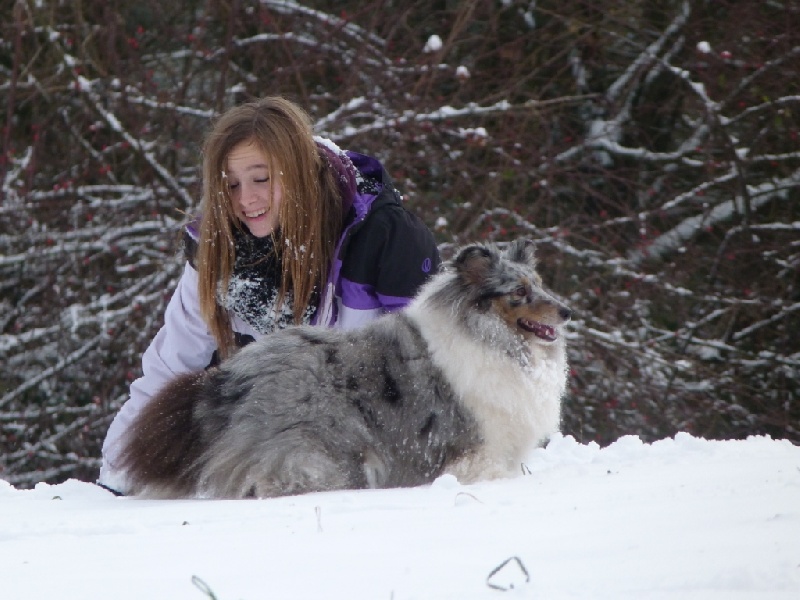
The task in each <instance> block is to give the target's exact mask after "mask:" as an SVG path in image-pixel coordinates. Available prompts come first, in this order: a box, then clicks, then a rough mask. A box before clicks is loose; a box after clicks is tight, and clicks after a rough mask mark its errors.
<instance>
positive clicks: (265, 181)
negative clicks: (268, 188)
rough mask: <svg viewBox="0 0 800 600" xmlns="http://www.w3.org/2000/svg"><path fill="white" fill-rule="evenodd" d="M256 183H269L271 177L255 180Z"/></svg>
mask: <svg viewBox="0 0 800 600" xmlns="http://www.w3.org/2000/svg"><path fill="white" fill-rule="evenodd" d="M253 181H255V182H256V183H267V182H268V181H269V177H262V178H260V179H254V180H253Z"/></svg>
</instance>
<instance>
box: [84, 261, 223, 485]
mask: <svg viewBox="0 0 800 600" xmlns="http://www.w3.org/2000/svg"><path fill="white" fill-rule="evenodd" d="M197 281H198V276H197V271H196V270H195V269H194V268H193V267H192V266H191V265H189V263H187V264H186V267H185V269H184V272H183V275H182V276H181V278H180V280H179V282H178V287H177V288H176V290H175V293H174V294H173V295H172V298H171V299H170V301H169V303H168V304H167V309H166V311H165V313H164V325H163V326H162V327H161V329H160V330H159V331H158V333H157V334H156V336H155V338H153V341H152V342H151V343H150V346H149V347H148V348H147V350H145V353H144V355H143V356H142V372H143V375H142V377H140V378H139V379H137V380H135V381H134V382H133V383H132V384H131V388H130V398H129V399H128V401H127V402H125V404H123V405H122V408H121V409H120V411H119V412H118V413H117V415H116V417H114V420H113V421H112V423H111V426H110V427H109V428H108V433H106V439H105V441H104V442H103V464H102V466H101V467H100V478H99V480H98V482H99V483H101V484H103V485H105V486H108V487H110V488H112V489H114V490H117V491H119V492H123V493H124V492H126V491H127V487H128V486H127V484H126V482H125V475H124V473H122V472H120V471H119V469H117V468H116V466H115V463H116V461H117V458H118V456H119V452H120V448H121V441H122V437H123V435H124V434H125V432H126V431H127V430H128V428H129V427H130V424H131V422H132V421H133V419H134V418H135V417H136V415H138V414H139V411H140V410H142V407H143V406H145V404H146V403H147V402H148V401H149V400H150V398H151V397H152V396H153V395H154V394H155V393H156V392H157V391H158V390H159V389H161V388H162V387H163V386H164V385H165V384H166V383H167V382H168V381H170V380H171V379H173V378H174V377H175V376H176V375H178V374H180V373H185V372H188V371H198V370H201V369H204V368H205V367H207V366H208V364H209V362H211V357H212V355H213V353H214V350H216V348H217V344H216V341H215V340H214V338H213V336H212V335H211V334H210V332H209V331H208V327H207V326H206V324H205V322H204V321H203V318H202V317H201V315H200V304H199V301H198V295H197Z"/></svg>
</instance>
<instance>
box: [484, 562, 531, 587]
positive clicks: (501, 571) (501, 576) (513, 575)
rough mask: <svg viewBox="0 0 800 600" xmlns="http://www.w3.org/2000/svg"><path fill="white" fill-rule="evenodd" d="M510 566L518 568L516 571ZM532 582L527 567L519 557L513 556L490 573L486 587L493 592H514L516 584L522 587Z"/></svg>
mask: <svg viewBox="0 0 800 600" xmlns="http://www.w3.org/2000/svg"><path fill="white" fill-rule="evenodd" d="M509 565H516V566H517V568H516V569H514V568H512V567H509ZM522 577H524V578H525V579H524V581H521V579H522ZM530 580H531V576H530V574H529V573H528V569H526V568H525V565H524V564H523V563H522V561H521V560H520V559H519V557H518V556H512V557H511V558H507V559H506V560H504V561H503V562H501V563H500V564H499V565H498V566H496V567H495V568H494V569H493V570H492V572H491V573H489V575H488V577H486V585H488V586H489V587H490V588H492V589H493V590H500V591H503V592H507V591H509V590H513V589H514V586H515V584H516V585H520V584H524V583H528V582H529V581H530ZM502 582H507V583H502Z"/></svg>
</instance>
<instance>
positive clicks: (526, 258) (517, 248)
mask: <svg viewBox="0 0 800 600" xmlns="http://www.w3.org/2000/svg"><path fill="white" fill-rule="evenodd" d="M506 258H508V260H510V261H512V262H518V263H522V264H525V265H530V266H531V267H536V243H535V242H534V241H533V240H529V239H526V238H520V239H518V240H514V241H513V242H511V243H510V244H509V245H508V249H507V250H506Z"/></svg>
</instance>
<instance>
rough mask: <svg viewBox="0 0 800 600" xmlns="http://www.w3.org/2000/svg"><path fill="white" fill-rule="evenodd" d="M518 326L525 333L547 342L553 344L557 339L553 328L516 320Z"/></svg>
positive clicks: (525, 320)
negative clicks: (527, 332)
mask: <svg viewBox="0 0 800 600" xmlns="http://www.w3.org/2000/svg"><path fill="white" fill-rule="evenodd" d="M517 325H519V326H520V327H521V328H522V329H524V330H525V331H530V332H531V333H532V334H533V335H535V336H536V337H538V338H541V339H543V340H545V341H547V342H555V341H556V339H558V335H557V334H556V329H555V327H551V326H550V325H545V324H544V323H539V321H528V319H517Z"/></svg>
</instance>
